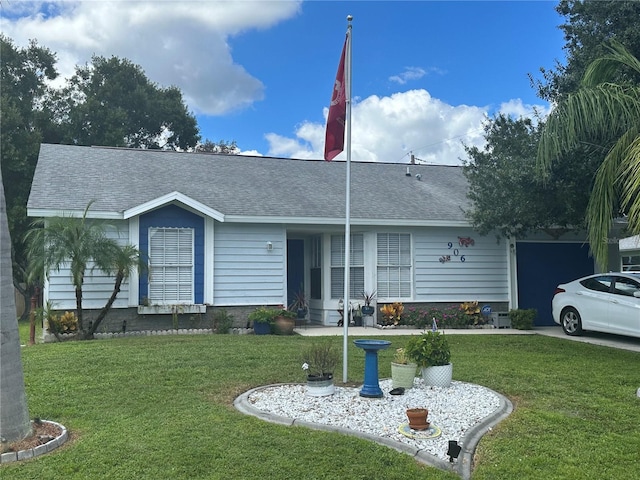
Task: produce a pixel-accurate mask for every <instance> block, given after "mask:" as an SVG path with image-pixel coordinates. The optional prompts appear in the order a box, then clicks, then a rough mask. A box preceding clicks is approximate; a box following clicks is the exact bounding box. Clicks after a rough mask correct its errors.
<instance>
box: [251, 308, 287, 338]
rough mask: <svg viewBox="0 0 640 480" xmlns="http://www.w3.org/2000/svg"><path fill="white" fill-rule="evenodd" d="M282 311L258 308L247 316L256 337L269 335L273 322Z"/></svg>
mask: <svg viewBox="0 0 640 480" xmlns="http://www.w3.org/2000/svg"><path fill="white" fill-rule="evenodd" d="M281 310H282V309H276V308H272V307H258V308H256V309H255V310H254V311H253V312H251V313H250V314H249V317H248V318H249V322H251V325H252V326H253V332H254V333H255V334H256V335H268V334H269V333H271V326H272V325H273V323H274V322H275V319H276V316H277V315H278V313H279V312H280V311H281Z"/></svg>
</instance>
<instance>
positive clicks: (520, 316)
mask: <svg viewBox="0 0 640 480" xmlns="http://www.w3.org/2000/svg"><path fill="white" fill-rule="evenodd" d="M537 315H538V311H537V310H536V309H535V308H529V309H518V310H509V318H510V319H511V328H515V329H518V330H531V329H532V328H533V322H534V320H535V319H536V316H537Z"/></svg>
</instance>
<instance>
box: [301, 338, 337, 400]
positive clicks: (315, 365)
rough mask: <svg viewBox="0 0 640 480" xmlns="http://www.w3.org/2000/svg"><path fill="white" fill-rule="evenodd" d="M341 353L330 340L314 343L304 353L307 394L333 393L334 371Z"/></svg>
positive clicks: (323, 394)
mask: <svg viewBox="0 0 640 480" xmlns="http://www.w3.org/2000/svg"><path fill="white" fill-rule="evenodd" d="M338 358H339V354H338V351H337V350H336V349H335V348H334V347H333V344H332V343H330V342H323V343H314V344H312V345H311V346H310V347H309V348H307V349H306V350H304V351H303V353H302V369H303V370H304V371H305V372H306V374H307V395H309V396H311V397H324V396H327V395H333V393H334V392H335V386H334V384H333V371H334V369H335V368H336V365H337V364H338Z"/></svg>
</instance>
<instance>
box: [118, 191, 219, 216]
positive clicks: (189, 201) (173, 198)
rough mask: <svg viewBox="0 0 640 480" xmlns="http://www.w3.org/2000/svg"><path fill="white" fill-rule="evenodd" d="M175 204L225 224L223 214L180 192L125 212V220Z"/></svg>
mask: <svg viewBox="0 0 640 480" xmlns="http://www.w3.org/2000/svg"><path fill="white" fill-rule="evenodd" d="M174 202H179V203H182V204H184V205H186V206H188V207H190V208H192V209H194V210H195V211H197V212H199V213H201V214H203V215H205V216H207V217H211V218H213V219H214V220H218V221H219V222H224V215H223V214H222V213H220V212H219V211H217V210H214V209H213V208H210V207H207V206H206V205H205V204H203V203H200V202H198V201H197V200H194V199H193V198H191V197H188V196H186V195H184V194H182V193H180V192H171V193H167V194H166V195H162V196H161V197H158V198H154V199H153V200H150V201H148V202H146V203H142V204H140V205H138V206H135V207H133V208H130V209H128V210H125V211H124V215H123V218H125V219H127V218H131V217H136V216H138V215H142V214H143V213H146V212H148V211H150V210H153V209H155V208H158V207H162V206H164V205H169V204H171V203H174Z"/></svg>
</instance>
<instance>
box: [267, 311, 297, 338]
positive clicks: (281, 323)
mask: <svg viewBox="0 0 640 480" xmlns="http://www.w3.org/2000/svg"><path fill="white" fill-rule="evenodd" d="M295 327H296V313H295V312H292V311H290V310H287V309H285V308H281V309H280V310H279V311H278V313H277V315H276V317H275V319H274V321H273V327H272V331H273V333H275V334H276V335H293V329H294V328H295Z"/></svg>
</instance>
